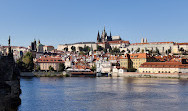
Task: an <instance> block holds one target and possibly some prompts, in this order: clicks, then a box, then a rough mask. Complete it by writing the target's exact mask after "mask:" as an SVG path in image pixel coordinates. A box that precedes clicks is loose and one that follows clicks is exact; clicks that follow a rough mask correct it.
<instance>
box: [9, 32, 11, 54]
mask: <svg viewBox="0 0 188 111" xmlns="http://www.w3.org/2000/svg"><path fill="white" fill-rule="evenodd" d="M8 54H11V46H10V36H9V38H8Z"/></svg>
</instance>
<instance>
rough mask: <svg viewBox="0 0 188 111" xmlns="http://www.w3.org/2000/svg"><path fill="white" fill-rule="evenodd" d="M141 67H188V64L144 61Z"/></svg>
mask: <svg viewBox="0 0 188 111" xmlns="http://www.w3.org/2000/svg"><path fill="white" fill-rule="evenodd" d="M140 67H141V68H188V64H182V63H181V62H145V63H143V64H142V65H141V66H140Z"/></svg>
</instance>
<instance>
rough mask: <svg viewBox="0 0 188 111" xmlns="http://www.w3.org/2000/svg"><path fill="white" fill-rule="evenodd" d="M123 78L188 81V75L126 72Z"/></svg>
mask: <svg viewBox="0 0 188 111" xmlns="http://www.w3.org/2000/svg"><path fill="white" fill-rule="evenodd" d="M121 76H122V77H136V78H174V79H188V73H137V72H124V73H123V74H121Z"/></svg>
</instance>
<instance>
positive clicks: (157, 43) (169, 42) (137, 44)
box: [131, 42, 174, 45]
mask: <svg viewBox="0 0 188 111" xmlns="http://www.w3.org/2000/svg"><path fill="white" fill-rule="evenodd" d="M171 43H174V42H148V43H133V44H131V45H142V44H171Z"/></svg>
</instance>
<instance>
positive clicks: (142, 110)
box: [19, 77, 188, 111]
mask: <svg viewBox="0 0 188 111" xmlns="http://www.w3.org/2000/svg"><path fill="white" fill-rule="evenodd" d="M20 82H21V90H22V94H21V95H20V98H21V101H22V102H21V105H20V106H19V111H138V110H139V111H151V110H152V111H153V110H155V111H187V109H188V80H178V79H155V78H153V79H152V78H110V77H99V78H82V77H67V78H56V77H40V78H36V77H33V78H21V81H20Z"/></svg>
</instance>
